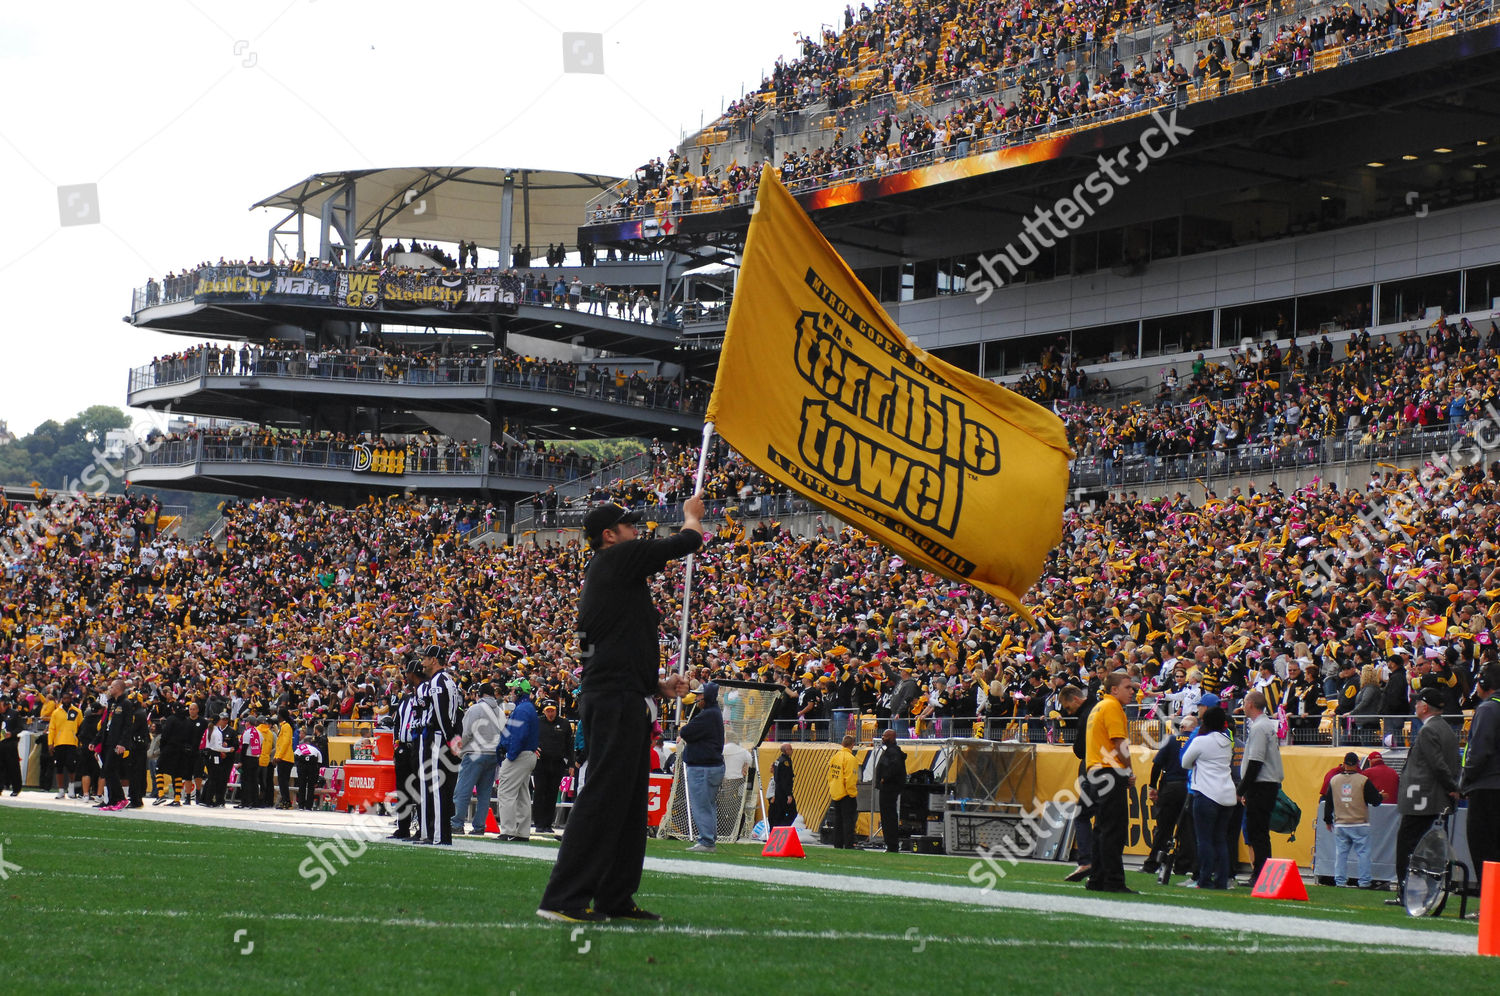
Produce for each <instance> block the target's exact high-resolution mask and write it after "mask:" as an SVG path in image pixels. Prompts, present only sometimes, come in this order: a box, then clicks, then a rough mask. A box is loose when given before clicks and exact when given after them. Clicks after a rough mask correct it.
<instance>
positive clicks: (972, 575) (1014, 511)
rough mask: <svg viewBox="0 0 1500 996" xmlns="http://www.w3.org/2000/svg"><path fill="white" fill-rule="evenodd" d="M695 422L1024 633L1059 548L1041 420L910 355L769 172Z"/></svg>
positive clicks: (1049, 434) (1062, 452) (1059, 479)
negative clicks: (1029, 594) (1023, 621)
mask: <svg viewBox="0 0 1500 996" xmlns="http://www.w3.org/2000/svg"><path fill="white" fill-rule="evenodd" d="M756 203H757V206H756V210H755V212H754V217H753V218H752V219H751V223H750V231H749V235H748V238H747V240H746V245H745V254H744V258H743V260H742V261H741V265H740V278H739V284H738V287H737V288H736V291H735V298H734V306H733V308H732V310H731V311H730V314H729V328H728V331H727V332H726V333H725V336H724V347H723V351H722V352H721V353H720V356H719V372H718V379H717V381H716V382H715V384H714V393H713V397H712V398H711V399H710V400H709V404H708V415H707V418H708V421H710V422H713V423H714V424H715V427H716V429H717V431H718V432H719V434H720V435H721V436H723V437H724V439H725V440H726V441H727V442H728V443H729V444H730V445H731V446H733V447H734V448H735V449H736V450H738V451H739V452H740V453H741V454H743V455H744V457H745V458H746V459H747V460H749V461H750V462H751V463H753V464H755V466H757V467H759V468H760V469H761V470H762V471H763V472H765V473H766V474H767V475H769V476H770V477H772V478H774V479H776V480H778V481H781V482H782V483H784V484H785V485H787V486H788V487H790V488H792V489H794V490H796V491H797V492H799V493H800V494H802V495H805V496H806V497H808V498H810V499H812V500H813V501H814V502H817V503H818V504H819V505H821V506H823V507H824V508H826V509H828V510H829V511H830V512H832V513H833V514H835V515H837V516H838V517H839V518H841V519H843V520H844V521H846V522H848V523H850V524H851V525H853V526H855V527H857V528H859V529H861V530H863V531H864V532H866V533H868V534H870V535H871V536H873V537H875V538H876V539H878V540H879V541H880V542H881V543H883V544H885V545H886V546H887V547H889V548H890V549H892V550H894V551H895V552H897V553H899V554H900V555H901V556H902V557H904V558H905V559H906V560H907V561H909V562H913V563H915V564H917V565H919V566H921V567H923V568H925V569H927V570H929V571H933V572H935V573H937V574H941V575H943V576H944V577H948V578H953V579H956V580H961V581H964V582H967V583H970V584H973V585H975V586H976V587H978V588H981V589H983V590H984V591H986V592H988V593H990V594H991V595H994V596H995V597H997V598H999V599H1001V600H1002V601H1004V602H1005V603H1006V604H1007V605H1009V606H1010V607H1011V608H1013V609H1015V610H1016V611H1017V612H1019V613H1020V614H1021V615H1023V616H1025V617H1026V618H1027V619H1028V620H1029V619H1030V615H1029V613H1027V612H1026V610H1025V609H1023V608H1022V607H1021V604H1020V599H1021V596H1022V595H1023V594H1025V593H1026V591H1027V589H1029V588H1030V587H1031V585H1032V584H1033V583H1034V582H1035V581H1036V579H1037V577H1038V576H1039V575H1040V574H1041V572H1042V567H1043V565H1044V564H1045V562H1046V559H1047V554H1048V552H1049V551H1050V550H1051V549H1052V548H1053V547H1054V546H1056V545H1057V543H1058V540H1059V539H1061V536H1062V505H1063V500H1064V497H1065V493H1066V490H1067V481H1068V461H1069V460H1070V459H1071V458H1072V456H1073V454H1072V451H1071V450H1069V449H1068V445H1067V438H1066V435H1065V433H1064V431H1063V425H1062V422H1061V421H1060V420H1059V419H1058V418H1057V417H1056V416H1055V415H1053V414H1052V413H1051V412H1049V411H1047V410H1046V409H1044V408H1042V407H1040V406H1039V405H1036V404H1033V403H1032V402H1030V401H1028V400H1026V399H1025V398H1022V397H1021V396H1019V395H1017V394H1014V393H1012V392H1011V391H1008V390H1006V389H1005V388H1003V387H1001V386H999V385H998V384H993V383H991V382H989V381H987V380H984V379H982V378H980V377H976V376H974V375H973V374H969V373H966V372H964V371H962V370H959V369H958V368H956V367H953V366H950V365H949V364H947V363H944V362H943V361H941V360H938V359H934V358H933V357H931V356H930V355H928V354H927V353H926V352H925V351H924V350H921V349H919V348H917V347H916V346H914V345H913V344H912V343H911V342H910V341H909V340H908V339H907V338H906V336H905V335H904V334H903V333H902V331H901V329H900V328H898V327H897V326H896V323H895V322H893V321H891V319H890V316H889V315H887V314H886V313H885V311H884V309H882V308H881V307H880V305H879V304H878V303H877V302H876V301H875V299H874V298H873V297H871V296H870V294H869V292H868V291H867V290H865V287H864V285H863V284H862V283H860V282H859V280H858V278H856V277H855V276H854V273H853V271H852V270H850V269H849V267H848V266H847V265H846V264H845V263H844V261H843V259H841V258H840V257H839V255H838V253H837V252H836V251H835V250H834V248H833V247H832V246H831V245H829V244H828V242H827V241H826V240H825V239H824V238H823V236H822V235H821V234H819V232H818V230H817V229H816V228H815V227H814V226H813V224H812V221H811V220H810V219H809V218H808V217H807V215H806V213H805V212H803V210H802V209H801V207H800V206H798V204H797V203H796V201H794V200H793V199H792V197H791V195H790V194H788V193H787V192H786V189H785V188H784V187H782V185H781V182H780V180H779V179H778V178H777V177H776V175H775V173H774V171H772V170H771V169H770V168H769V167H768V168H767V169H766V170H765V172H764V173H763V174H762V176H761V182H760V194H759V197H758V199H757V202H756Z"/></svg>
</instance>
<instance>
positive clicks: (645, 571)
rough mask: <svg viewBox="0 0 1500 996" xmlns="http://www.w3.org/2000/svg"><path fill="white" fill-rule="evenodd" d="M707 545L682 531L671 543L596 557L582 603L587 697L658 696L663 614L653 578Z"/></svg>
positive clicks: (640, 542) (633, 543)
mask: <svg viewBox="0 0 1500 996" xmlns="http://www.w3.org/2000/svg"><path fill="white" fill-rule="evenodd" d="M702 545H703V537H702V535H700V534H699V533H695V532H692V531H691V530H682V531H680V532H678V533H677V534H676V535H674V536H671V537H669V538H667V539H637V540H630V541H629V542H625V543H616V544H615V545H613V546H610V547H606V548H605V549H603V550H600V551H599V552H598V553H596V554H594V557H593V559H592V560H590V561H589V564H588V567H587V568H585V569H584V575H583V591H582V593H581V594H580V595H579V598H578V633H579V649H580V651H581V652H582V654H583V659H584V665H583V687H582V690H581V691H582V694H584V695H592V694H599V693H606V694H607V693H614V692H624V693H630V694H635V695H655V694H656V692H657V667H658V666H659V665H660V663H661V646H660V644H659V643H658V635H659V631H660V629H661V613H660V612H658V611H657V608H656V605H655V603H654V602H653V601H652V600H651V584H650V578H651V576H652V575H653V574H657V573H660V572H661V571H662V570H663V569H664V568H665V567H666V566H667V563H668V562H669V561H672V560H676V559H678V558H679V557H686V556H687V555H688V554H690V553H692V552H693V551H695V550H697V549H698V548H699V547H700V546H702Z"/></svg>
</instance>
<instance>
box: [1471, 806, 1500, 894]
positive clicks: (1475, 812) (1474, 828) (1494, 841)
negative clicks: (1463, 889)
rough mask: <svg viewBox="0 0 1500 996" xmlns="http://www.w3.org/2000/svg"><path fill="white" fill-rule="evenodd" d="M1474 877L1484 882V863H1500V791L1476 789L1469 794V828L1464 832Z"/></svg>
mask: <svg viewBox="0 0 1500 996" xmlns="http://www.w3.org/2000/svg"><path fill="white" fill-rule="evenodd" d="M1465 835H1466V837H1467V838H1468V844H1469V860H1471V861H1473V862H1474V876H1475V879H1476V880H1477V881H1479V882H1482V881H1483V880H1484V863H1485V862H1486V861H1500V789H1478V790H1476V791H1473V792H1470V793H1469V826H1468V829H1467V830H1466V831H1465Z"/></svg>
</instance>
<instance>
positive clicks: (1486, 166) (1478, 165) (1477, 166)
mask: <svg viewBox="0 0 1500 996" xmlns="http://www.w3.org/2000/svg"><path fill="white" fill-rule="evenodd" d="M1474 168H1475V169H1489V168H1490V167H1489V164H1488V163H1475V164H1474Z"/></svg>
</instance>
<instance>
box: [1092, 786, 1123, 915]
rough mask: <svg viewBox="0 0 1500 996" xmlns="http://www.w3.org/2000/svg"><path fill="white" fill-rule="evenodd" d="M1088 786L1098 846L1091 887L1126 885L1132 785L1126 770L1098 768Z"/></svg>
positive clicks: (1107, 889)
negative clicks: (1126, 831)
mask: <svg viewBox="0 0 1500 996" xmlns="http://www.w3.org/2000/svg"><path fill="white" fill-rule="evenodd" d="M1085 787H1086V788H1087V789H1089V792H1090V793H1091V794H1092V795H1093V796H1094V804H1093V806H1091V807H1090V808H1091V810H1092V811H1093V815H1094V846H1093V853H1092V855H1091V860H1090V861H1089V880H1088V888H1089V889H1090V890H1091V891H1094V892H1110V891H1118V890H1120V889H1123V888H1125V829H1126V824H1127V822H1128V817H1129V806H1128V798H1127V797H1128V795H1129V794H1130V785H1129V783H1128V781H1127V780H1126V778H1125V775H1124V774H1123V773H1122V772H1119V771H1116V770H1114V769H1112V768H1095V769H1094V770H1093V771H1091V772H1090V773H1089V777H1088V778H1087V779H1086V781H1085Z"/></svg>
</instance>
